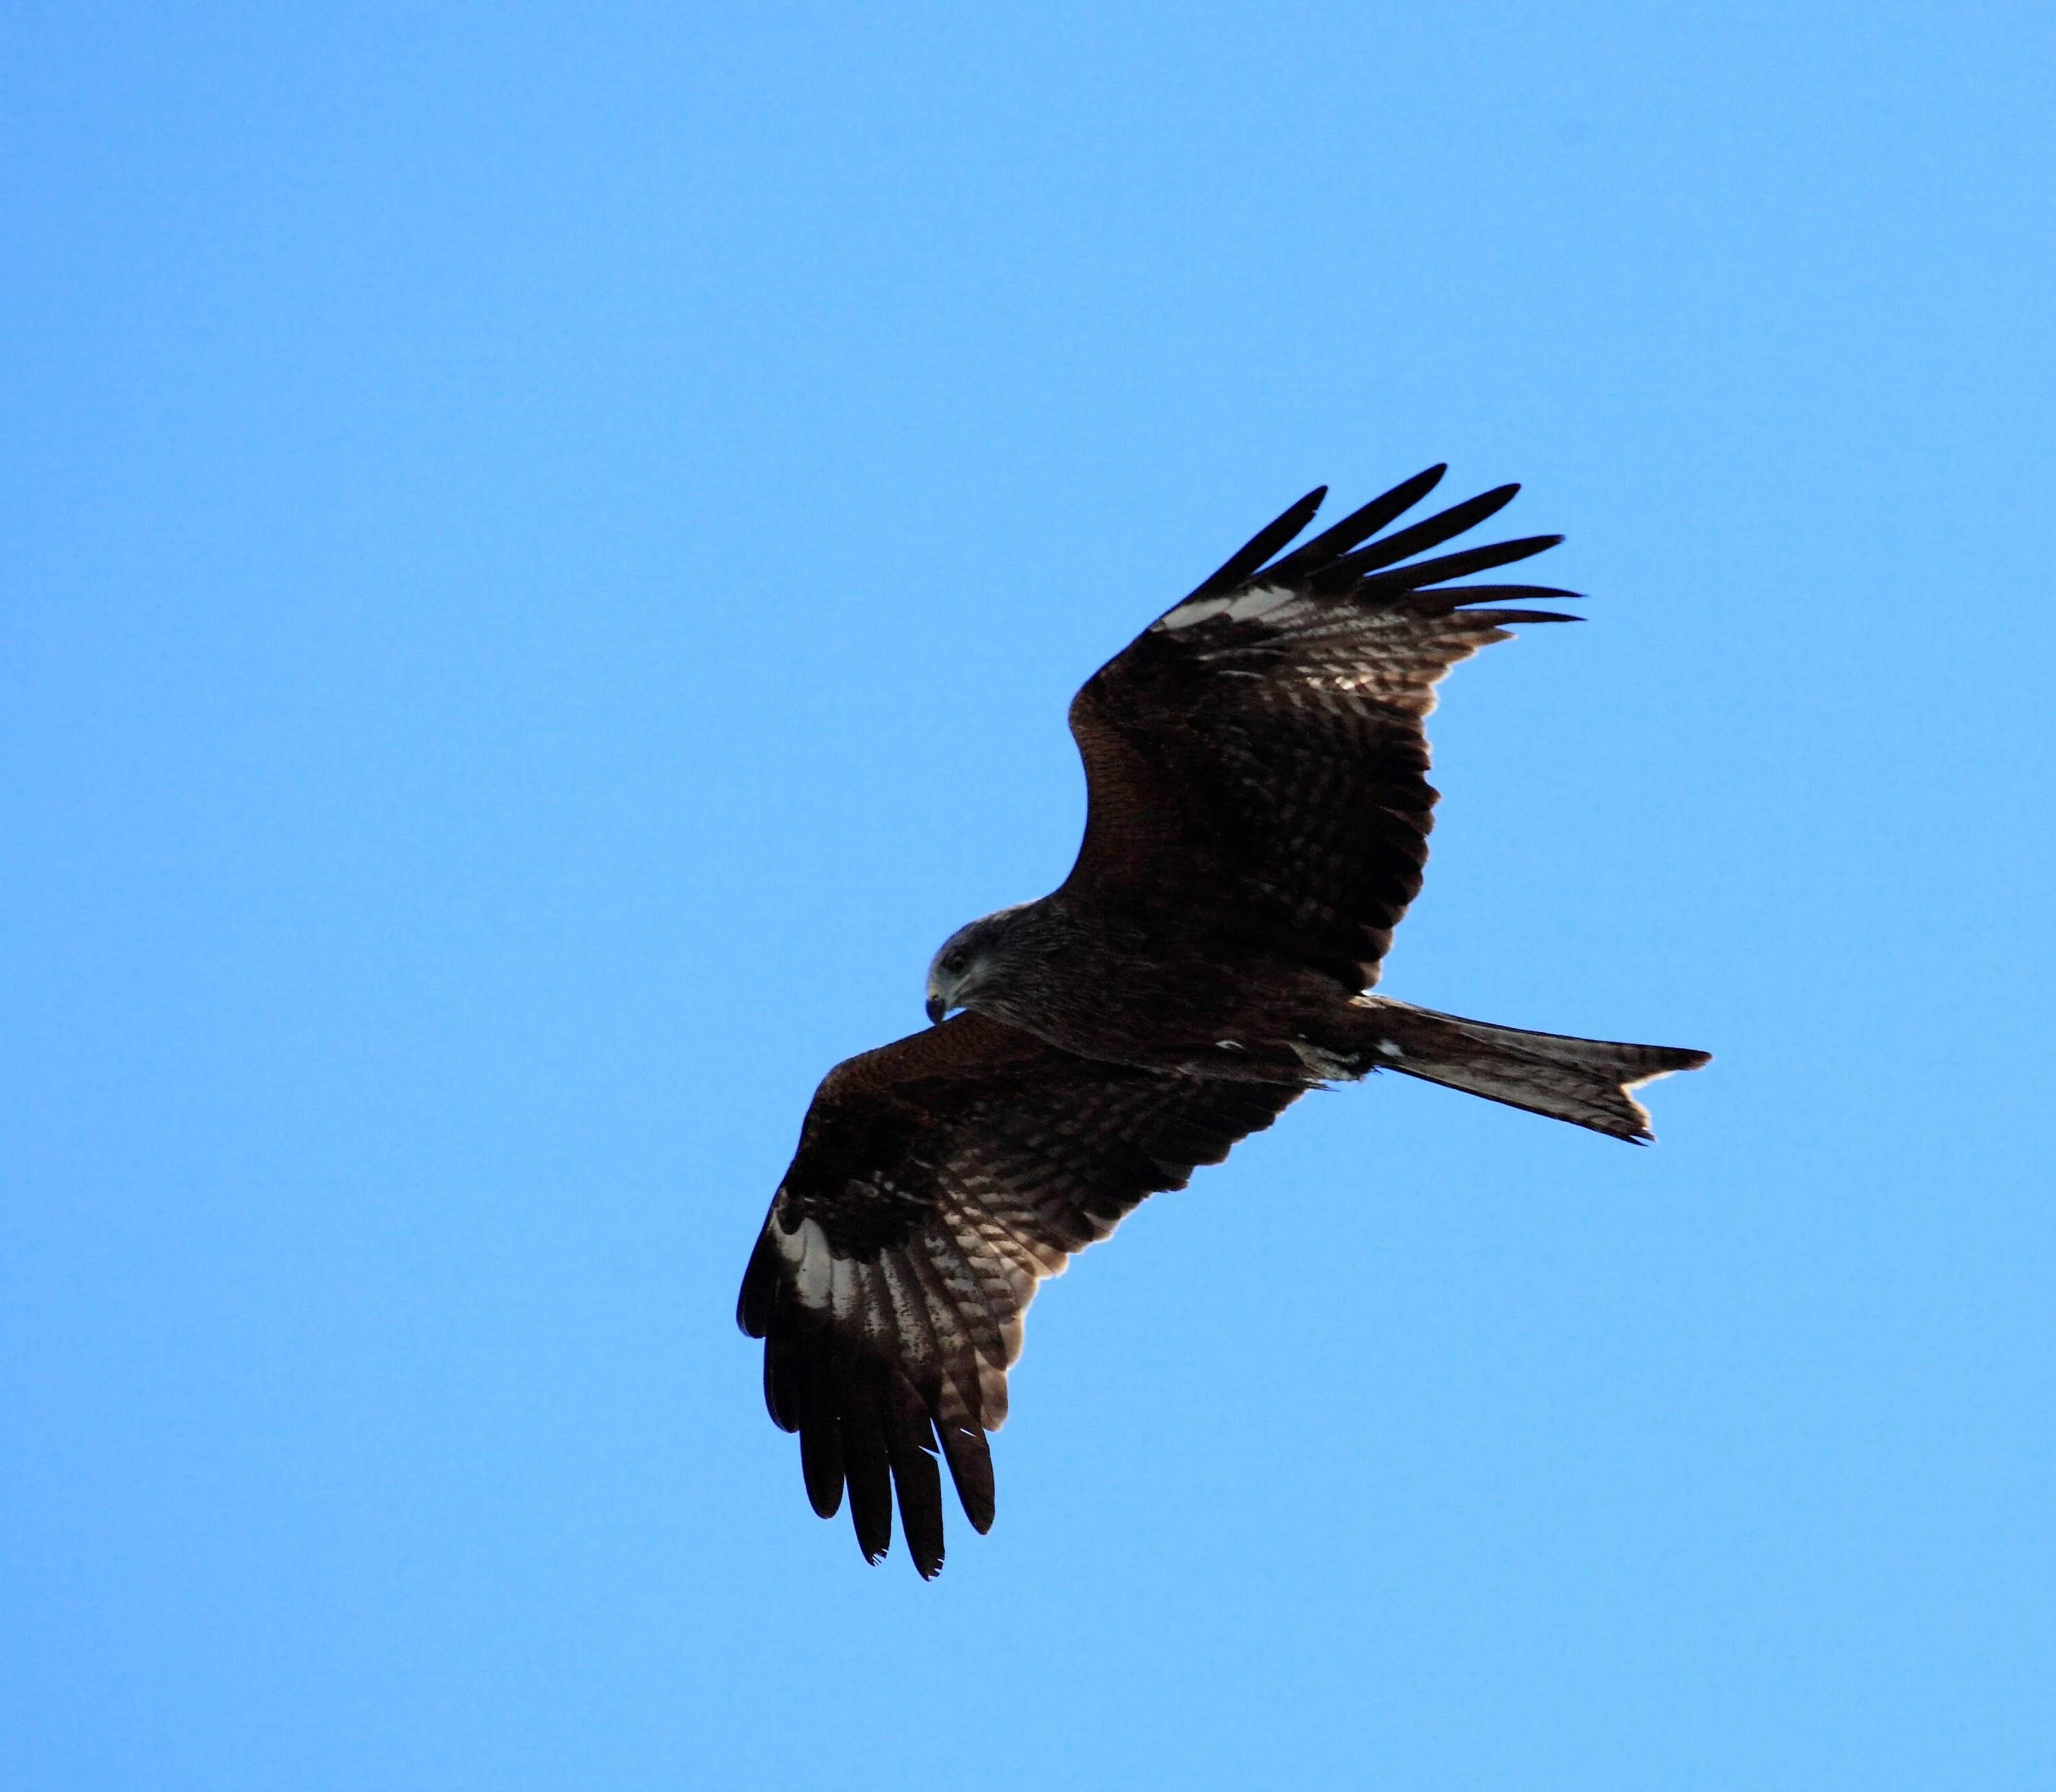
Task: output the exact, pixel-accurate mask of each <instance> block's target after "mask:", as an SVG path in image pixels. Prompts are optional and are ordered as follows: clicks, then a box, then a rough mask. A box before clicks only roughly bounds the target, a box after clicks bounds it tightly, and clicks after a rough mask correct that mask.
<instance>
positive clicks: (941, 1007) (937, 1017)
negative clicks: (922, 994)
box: [928, 995, 950, 1027]
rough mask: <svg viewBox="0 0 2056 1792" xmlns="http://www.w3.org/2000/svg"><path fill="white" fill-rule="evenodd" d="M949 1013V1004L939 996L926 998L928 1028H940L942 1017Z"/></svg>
mask: <svg viewBox="0 0 2056 1792" xmlns="http://www.w3.org/2000/svg"><path fill="white" fill-rule="evenodd" d="M949 1011H950V1005H949V1003H947V1002H945V1001H944V1000H943V999H942V998H941V997H940V996H939V995H931V996H930V997H929V998H928V1024H929V1025H930V1026H931V1027H939V1026H941V1025H942V1023H943V1015H946V1014H947V1013H948V1012H949Z"/></svg>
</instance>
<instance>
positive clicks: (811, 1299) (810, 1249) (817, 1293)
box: [771, 1220, 835, 1311]
mask: <svg viewBox="0 0 2056 1792" xmlns="http://www.w3.org/2000/svg"><path fill="white" fill-rule="evenodd" d="M771 1242H772V1243H773V1244H775V1245H776V1246H777V1248H778V1255H779V1256H781V1257H783V1258H784V1259H785V1261H786V1262H787V1263H789V1264H791V1265H792V1267H793V1288H794V1290H795V1291H796V1292H797V1293H798V1295H799V1296H800V1303H801V1305H802V1306H804V1307H813V1308H814V1309H815V1310H816V1311H820V1309H821V1308H822V1307H825V1306H826V1305H827V1304H828V1288H829V1280H830V1277H831V1275H832V1271H831V1269H830V1268H829V1265H830V1264H832V1262H833V1261H834V1258H835V1253H834V1252H832V1251H831V1250H830V1249H829V1248H828V1235H827V1234H826V1233H825V1232H823V1231H822V1230H821V1228H820V1226H819V1224H816V1222H815V1221H813V1220H801V1222H800V1229H799V1230H798V1231H797V1232H788V1231H786V1230H785V1225H784V1223H783V1222H782V1220H774V1221H773V1223H772V1226H771Z"/></svg>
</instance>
